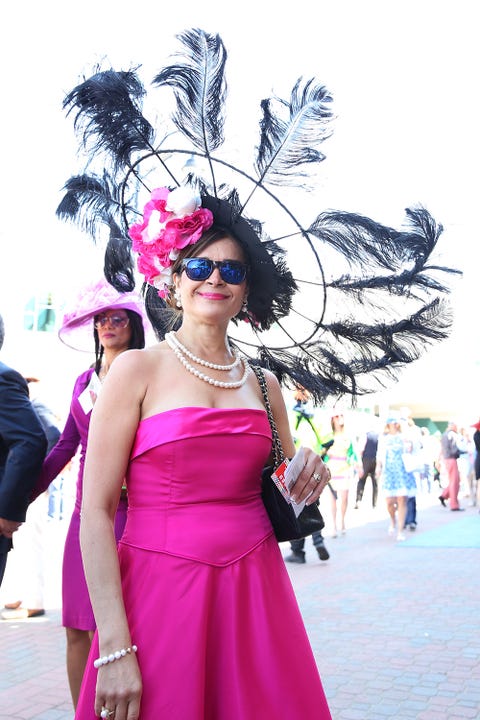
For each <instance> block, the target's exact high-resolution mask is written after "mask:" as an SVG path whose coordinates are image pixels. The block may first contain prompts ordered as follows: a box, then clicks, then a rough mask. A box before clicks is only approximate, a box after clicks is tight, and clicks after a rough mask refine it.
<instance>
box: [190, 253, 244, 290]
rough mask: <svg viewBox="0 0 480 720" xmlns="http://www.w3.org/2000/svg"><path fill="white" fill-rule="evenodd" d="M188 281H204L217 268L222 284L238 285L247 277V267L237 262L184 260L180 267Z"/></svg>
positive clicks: (204, 259)
mask: <svg viewBox="0 0 480 720" xmlns="http://www.w3.org/2000/svg"><path fill="white" fill-rule="evenodd" d="M181 268H182V270H185V274H186V276H187V277H188V279H189V280H200V281H201V280H206V279H207V278H209V277H210V275H211V274H212V273H213V271H214V269H215V268H218V270H219V272H220V277H221V278H222V280H223V282H226V283H228V284H229V285H240V283H242V282H243V281H244V280H245V278H246V277H247V271H248V266H247V265H245V263H242V262H239V261H238V260H210V258H203V257H193V258H185V259H184V260H183V261H182V265H181Z"/></svg>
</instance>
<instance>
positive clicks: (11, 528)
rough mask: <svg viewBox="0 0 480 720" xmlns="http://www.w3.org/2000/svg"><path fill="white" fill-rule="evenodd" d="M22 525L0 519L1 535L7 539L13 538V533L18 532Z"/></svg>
mask: <svg viewBox="0 0 480 720" xmlns="http://www.w3.org/2000/svg"><path fill="white" fill-rule="evenodd" d="M21 524H22V523H19V522H15V521H14V520H6V519H5V518H0V535H5V537H7V538H11V537H12V535H13V533H14V532H16V531H17V530H18V528H19V527H20V525H21Z"/></svg>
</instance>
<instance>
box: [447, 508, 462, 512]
mask: <svg viewBox="0 0 480 720" xmlns="http://www.w3.org/2000/svg"><path fill="white" fill-rule="evenodd" d="M464 510H465V508H450V512H463V511H464Z"/></svg>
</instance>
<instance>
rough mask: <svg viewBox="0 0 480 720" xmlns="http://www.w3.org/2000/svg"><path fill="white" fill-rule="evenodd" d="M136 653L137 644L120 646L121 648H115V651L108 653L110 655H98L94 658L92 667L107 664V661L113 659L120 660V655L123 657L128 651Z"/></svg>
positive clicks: (110, 661) (112, 660)
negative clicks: (126, 646)
mask: <svg viewBox="0 0 480 720" xmlns="http://www.w3.org/2000/svg"><path fill="white" fill-rule="evenodd" d="M132 652H133V653H136V652H137V646H136V645H132V647H128V648H122V649H121V650H115V652H113V653H110V655H104V656H103V657H99V658H97V659H96V660H94V661H93V667H94V668H99V667H101V666H102V665H108V663H112V662H114V661H115V660H120V659H121V658H122V657H125V655H128V654H129V653H132Z"/></svg>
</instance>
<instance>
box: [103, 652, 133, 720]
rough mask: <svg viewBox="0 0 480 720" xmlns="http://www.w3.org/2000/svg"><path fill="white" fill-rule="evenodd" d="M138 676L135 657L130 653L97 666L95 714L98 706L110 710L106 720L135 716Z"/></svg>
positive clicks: (125, 719) (126, 718)
mask: <svg viewBox="0 0 480 720" xmlns="http://www.w3.org/2000/svg"><path fill="white" fill-rule="evenodd" d="M141 696H142V678H141V675H140V669H139V667H138V662H137V658H136V657H135V655H134V654H133V653H132V654H131V655H126V656H125V657H123V658H120V659H119V660H114V662H112V663H108V664H107V665H102V666H101V667H100V668H99V669H98V676H97V689H96V695H95V715H97V717H101V712H102V709H106V710H107V711H110V712H111V711H114V714H112V715H110V716H108V720H138V718H139V717H140V698H141Z"/></svg>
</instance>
